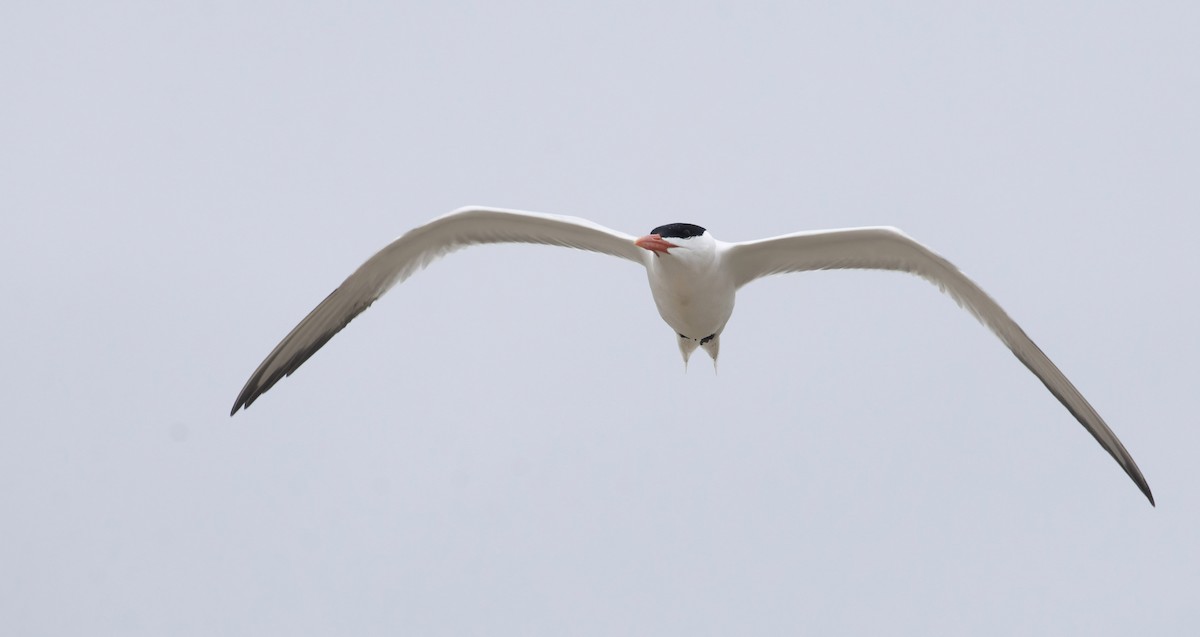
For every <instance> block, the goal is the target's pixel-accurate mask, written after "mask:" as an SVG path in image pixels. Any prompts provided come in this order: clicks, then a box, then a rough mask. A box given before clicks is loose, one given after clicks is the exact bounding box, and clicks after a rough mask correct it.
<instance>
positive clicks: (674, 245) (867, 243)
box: [230, 207, 1154, 504]
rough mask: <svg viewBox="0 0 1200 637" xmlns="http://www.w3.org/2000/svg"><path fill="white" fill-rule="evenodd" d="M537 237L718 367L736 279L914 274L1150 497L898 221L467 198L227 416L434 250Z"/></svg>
mask: <svg viewBox="0 0 1200 637" xmlns="http://www.w3.org/2000/svg"><path fill="white" fill-rule="evenodd" d="M487 243H540V244H547V245H558V246H565V247H569V248H577V249H580V250H590V251H593V252H601V253H604V254H611V255H613V256H616V257H621V258H623V259H627V260H629V261H632V262H634V263H636V264H638V265H641V266H643V267H645V268H646V274H647V276H648V278H649V282H650V292H651V294H652V295H653V297H654V304H655V305H656V306H657V307H658V313H659V314H660V315H661V316H662V318H663V320H664V321H666V323H667V325H669V326H670V327H671V329H672V330H673V331H674V333H675V339H676V341H677V342H678V345H679V351H680V352H681V353H682V355H683V360H684V364H685V365H686V363H687V360H688V357H689V356H691V354H692V353H693V352H694V351H695V350H696V349H697V348H701V349H703V350H705V351H706V352H707V353H708V354H709V356H711V357H712V359H713V361H714V364H715V361H716V359H717V353H718V350H719V348H720V345H721V332H722V330H724V329H725V324H726V323H727V322H728V321H729V317H730V315H731V314H732V313H733V302H734V296H735V294H736V292H737V290H738V289H739V288H741V287H742V286H743V285H745V284H747V283H749V282H751V281H753V280H755V279H757V278H760V277H764V276H767V275H770V274H778V273H783V272H806V271H810V270H834V269H875V270H896V271H900V272H908V273H910V274H915V275H917V276H919V277H921V278H924V279H926V280H927V281H929V282H931V283H933V284H934V285H936V286H938V288H940V289H941V290H942V291H943V292H945V293H946V294H948V295H950V297H951V298H953V299H954V300H955V301H956V302H957V303H958V304H959V305H960V306H961V307H963V308H965V309H966V310H967V311H968V312H970V313H971V314H973V315H974V316H975V318H976V319H978V320H979V321H980V322H981V323H983V324H984V325H985V326H987V327H988V328H989V329H991V331H992V332H993V333H995V335H996V336H997V337H999V338H1000V340H1001V341H1003V342H1004V344H1005V345H1007V346H1008V348H1009V349H1010V350H1012V353H1013V354H1015V355H1016V357H1017V359H1018V360H1020V361H1021V362H1022V363H1024V364H1025V366H1026V367H1028V368H1029V371H1031V372H1033V373H1034V375H1036V376H1037V377H1038V379H1040V380H1041V381H1042V383H1044V384H1045V385H1046V388H1047V389H1049V390H1050V393H1051V394H1054V397H1055V398H1058V400H1059V402H1061V403H1062V404H1063V406H1065V407H1066V408H1067V410H1068V411H1070V412H1071V414H1072V415H1073V416H1075V418H1076V420H1078V421H1079V422H1080V424H1082V425H1083V427H1084V428H1085V429H1087V430H1088V433H1090V434H1092V436H1094V437H1095V438H1096V440H1097V442H1099V443H1100V446H1102V447H1104V450H1105V451H1107V452H1108V453H1109V454H1110V455H1111V456H1112V457H1113V458H1114V459H1115V460H1116V461H1117V463H1118V464H1120V465H1121V468H1122V469H1124V470H1125V473H1127V474H1129V477H1130V478H1132V479H1133V481H1134V483H1135V484H1137V486H1138V488H1139V489H1141V491H1142V493H1144V494H1145V495H1146V497H1147V498H1148V499H1149V500H1150V503H1151V504H1154V496H1153V495H1152V494H1151V493H1150V486H1149V485H1148V484H1146V480H1145V478H1143V477H1142V473H1141V471H1139V470H1138V467H1137V464H1136V463H1135V462H1134V461H1133V458H1132V457H1131V456H1130V455H1129V452H1128V451H1126V450H1125V446H1124V445H1122V444H1121V441H1120V440H1118V439H1117V436H1116V434H1114V433H1113V432H1112V430H1111V429H1109V428H1108V425H1106V424H1105V423H1104V420H1103V419H1102V418H1101V417H1100V415H1099V414H1097V413H1096V410H1095V409H1093V408H1092V406H1091V405H1090V404H1088V401H1087V400H1086V399H1084V397H1083V395H1082V394H1080V393H1079V390H1077V389H1075V386H1074V385H1072V384H1071V381H1069V380H1067V377H1066V376H1064V375H1063V373H1062V372H1061V371H1059V370H1058V367H1056V366H1055V365H1054V363H1052V362H1051V361H1050V359H1049V358H1047V357H1046V355H1045V354H1044V353H1042V350H1041V349H1039V348H1038V346H1037V345H1036V344H1034V342H1033V341H1032V340H1030V338H1029V337H1028V336H1026V335H1025V332H1024V331H1023V330H1022V329H1021V327H1020V326H1018V325H1017V324H1016V322H1015V321H1013V320H1012V319H1011V318H1009V316H1008V314H1007V313H1006V312H1005V311H1004V310H1003V309H1002V308H1001V307H1000V305H999V304H997V303H996V302H995V301H993V300H992V298H991V297H990V296H988V295H987V294H986V293H985V292H984V291H983V290H982V289H980V287H979V286H978V285H976V284H975V283H974V282H973V281H971V280H970V279H968V278H967V277H966V275H964V274H963V273H962V272H960V271H959V270H958V268H956V267H955V266H954V265H953V264H951V263H950V262H949V261H947V260H946V259H943V258H942V257H941V256H938V255H937V254H936V253H934V252H933V251H932V250H930V249H928V248H926V247H925V246H923V245H921V244H920V243H918V242H916V241H915V240H913V239H911V238H910V237H908V236H907V235H905V234H904V233H903V232H900V231H899V230H897V229H895V228H888V227H869V228H849V229H843V230H819V231H812V232H798V233H795V234H788V235H783V236H779V237H773V238H770V239H762V240H759V241H746V242H741V243H726V242H723V241H718V240H717V239H715V238H713V236H712V235H711V234H709V232H708V231H707V230H705V229H704V228H702V227H700V226H697V225H694V224H690V223H672V224H667V225H663V226H659V227H657V228H655V229H654V230H652V231H651V232H650V234H648V235H645V236H643V237H640V238H638V237H634V236H632V235H627V234H624V233H621V232H617V231H615V230H610V229H608V228H605V227H604V226H601V225H598V224H596V223H593V222H591V221H588V220H586V219H580V218H577V217H565V216H560V215H550V214H542V213H535V212H524V211H520V210H505V209H499V208H481V207H468V208H461V209H459V210H456V211H454V212H452V213H450V214H447V215H444V216H442V217H438V218H436V219H434V220H433V221H430V222H429V223H427V224H425V225H423V226H419V227H417V228H414V229H412V230H410V231H408V232H407V233H405V234H404V235H403V236H401V237H400V238H398V239H396V240H395V241H393V242H391V243H390V244H388V245H387V246H386V247H384V248H383V249H382V250H380V251H379V252H377V253H375V255H374V256H372V257H371V258H370V259H367V261H366V262H365V263H363V264H362V265H361V266H359V268H358V269H357V270H355V271H354V273H353V274H351V275H350V276H349V277H348V278H347V279H346V280H345V281H344V282H343V283H342V284H341V285H340V286H338V288H337V289H336V290H334V291H333V292H332V293H331V294H330V295H329V296H328V297H326V298H325V300H324V301H322V302H321V303H320V305H318V306H317V307H316V308H315V309H313V311H312V312H310V313H309V314H308V316H306V317H304V320H302V321H300V324H299V325H297V326H296V327H295V328H294V329H292V331H291V332H290V333H289V334H288V335H287V336H285V337H284V339H283V340H282V341H280V343H279V345H276V346H275V349H273V350H271V353H270V354H268V355H267V358H266V359H265V360H263V362H262V364H260V365H259V366H258V369H256V370H254V373H253V374H251V375H250V379H249V380H248V381H246V385H245V387H243V388H242V391H241V393H240V394H238V397H237V400H236V401H235V402H234V403H233V409H232V410H231V411H230V415H233V414H235V413H237V411H238V409H241V408H246V407H249V406H250V405H251V404H252V403H253V402H254V401H255V400H256V399H257V398H258V397H259V396H260V395H262V394H263V392H265V391H267V390H268V389H270V388H271V387H272V386H273V385H275V383H277V382H279V380H280V379H281V378H283V377H284V376H288V375H290V374H291V373H292V372H294V371H296V369H297V368H298V367H300V365H301V364H303V363H304V361H306V360H308V358H309V357H310V356H312V355H313V353H314V352H316V351H317V350H318V349H320V348H321V346H323V345H324V344H325V343H326V342H327V341H329V339H330V338H333V335H334V334H337V333H338V332H339V331H340V330H341V329H342V328H344V327H346V324H348V323H349V322H350V321H351V320H352V319H353V318H354V317H355V316H358V314H359V313H360V312H362V311H363V310H365V309H367V308H368V307H370V306H371V303H373V302H375V300H376V299H378V298H379V297H380V296H382V295H383V293H384V292H386V291H387V290H388V289H390V288H391V287H392V286H394V285H396V284H397V283H400V282H401V281H404V280H405V279H407V278H408V277H409V276H411V275H412V274H413V273H414V272H416V271H417V270H419V269H421V268H424V267H425V266H427V265H429V264H430V263H432V262H433V261H434V260H435V259H437V258H439V257H441V256H444V255H446V254H448V253H450V252H453V251H454V250H458V249H460V248H465V247H467V246H472V245H478V244H487Z"/></svg>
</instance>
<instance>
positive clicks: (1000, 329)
mask: <svg viewBox="0 0 1200 637" xmlns="http://www.w3.org/2000/svg"><path fill="white" fill-rule="evenodd" d="M726 255H727V259H728V263H729V267H730V270H731V273H732V275H733V277H734V279H735V281H736V283H737V286H738V287H741V286H743V285H745V284H747V283H749V282H750V281H753V280H754V279H757V278H759V277H763V276H767V275H770V274H776V273H782V272H805V271H809V270H839V269H871V270H896V271H899V272H908V273H910V274H915V275H917V276H919V277H921V278H923V279H925V280H927V281H929V282H930V283H933V284H934V285H936V286H938V288H940V289H941V290H942V291H943V292H945V293H946V294H949V295H950V297H951V298H953V299H954V300H955V301H956V302H957V303H958V304H959V305H960V306H961V307H963V308H964V309H966V310H967V311H968V312H970V313H971V314H973V315H974V316H975V318H977V319H979V322H981V323H983V324H984V325H986V326H987V327H988V328H989V329H991V330H992V332H993V333H995V334H996V336H998V337H999V338H1000V340H1001V341H1003V342H1004V344H1005V345H1007V346H1008V348H1009V349H1010V350H1012V353H1013V354H1015V355H1016V357H1017V359H1018V360H1020V361H1021V362H1022V363H1024V364H1025V366H1026V367H1028V368H1029V371H1031V372H1033V373H1034V375H1036V376H1037V377H1038V379H1039V380H1041V381H1042V383H1043V384H1045V385H1046V388H1047V389H1049V390H1050V393H1052V394H1054V397H1055V398H1058V400H1059V402H1061V403H1062V404H1063V406H1065V407H1066V408H1067V411H1070V412H1071V414H1072V415H1073V416H1075V419H1076V420H1078V421H1079V423H1080V424H1082V425H1083V427H1084V428H1085V429H1087V430H1088V433H1090V434H1092V436H1093V437H1095V438H1096V441H1097V442H1099V443H1100V446H1101V447H1104V450H1105V451H1107V452H1108V453H1109V455H1111V456H1112V457H1113V458H1114V459H1115V460H1116V461H1117V463H1118V464H1120V465H1121V468H1122V469H1124V470H1125V473H1127V474H1129V477H1130V478H1132V479H1133V481H1134V483H1135V484H1137V486H1138V488H1139V489H1141V490H1142V493H1144V494H1145V495H1146V497H1147V498H1148V499H1149V500H1150V504H1154V496H1153V495H1152V494H1151V493H1150V486H1149V485H1148V484H1146V479H1145V478H1143V477H1142V472H1141V471H1140V470H1138V466H1137V463H1135V462H1134V461H1133V457H1132V456H1130V455H1129V452H1128V451H1126V450H1125V446H1124V445H1122V444H1121V441H1120V440H1118V439H1117V436H1116V434H1114V433H1113V432H1112V430H1111V429H1109V428H1108V425H1107V424H1105V423H1104V419H1103V418H1101V417H1100V414H1098V413H1096V410H1095V409H1093V408H1092V406H1091V405H1090V404H1089V403H1088V401H1087V399H1085V398H1084V397H1083V395H1082V394H1080V393H1079V390H1078V389H1075V386H1074V385H1072V384H1071V381H1069V380H1067V377H1066V376H1064V375H1063V373H1062V372H1061V371H1059V369H1058V367H1056V366H1055V365H1054V363H1053V362H1051V361H1050V359H1049V358H1048V357H1047V356H1046V354H1045V353H1043V352H1042V350H1041V349H1040V348H1039V347H1038V346H1037V345H1036V344H1035V343H1034V342H1033V340H1031V339H1030V338H1029V337H1028V336H1026V335H1025V331H1024V330H1022V329H1021V326H1019V325H1017V323H1016V321H1014V320H1012V318H1010V317H1009V316H1008V313H1006V312H1005V311H1004V309H1003V308H1001V307H1000V305H999V304H998V303H996V301H994V300H992V297H990V296H988V295H987V293H985V292H984V291H983V290H982V289H980V287H979V286H978V285H976V284H975V282H974V281H972V280H971V279H968V278H967V276H966V275H965V274H963V273H962V272H960V271H959V270H958V268H956V267H954V264H952V263H950V262H949V261H947V260H946V259H944V258H942V257H941V256H939V255H937V254H936V253H934V252H933V251H932V250H930V249H929V248H926V247H925V246H923V245H921V244H920V243H917V242H916V241H915V240H913V239H912V238H910V237H909V236H907V235H905V234H904V233H903V232H900V231H899V230H897V229H895V228H852V229H847V230H822V231H815V232H800V233H796V234H790V235H784V236H781V237H775V238H772V239H763V240H761V241H748V242H745V243H734V244H729V245H728V248H727V249H726Z"/></svg>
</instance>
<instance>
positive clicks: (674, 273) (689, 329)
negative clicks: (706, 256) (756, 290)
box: [647, 267, 735, 339]
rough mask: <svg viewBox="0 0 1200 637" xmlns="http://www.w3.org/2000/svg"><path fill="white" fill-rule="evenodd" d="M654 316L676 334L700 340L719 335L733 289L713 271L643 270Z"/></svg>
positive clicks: (731, 306) (731, 298)
mask: <svg viewBox="0 0 1200 637" xmlns="http://www.w3.org/2000/svg"><path fill="white" fill-rule="evenodd" d="M647 273H648V275H649V279H650V292H651V293H652V294H653V295H654V304H655V305H656V306H657V307H658V314H659V316H662V318H663V320H664V321H666V322H667V325H670V326H671V329H673V330H675V332H676V333H678V334H682V335H684V336H686V337H688V338H694V339H701V338H705V337H707V336H709V335H712V334H719V333H720V332H721V330H722V329H724V328H725V324H726V323H728V322H729V317H730V316H731V315H732V314H733V300H734V292H735V288H734V285H733V282H732V281H728V280H726V277H723V276H719V273H717V272H696V271H691V270H686V269H682V268H680V269H676V268H669V267H651V268H648V269H647Z"/></svg>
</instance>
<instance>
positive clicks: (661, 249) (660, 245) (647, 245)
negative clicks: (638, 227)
mask: <svg viewBox="0 0 1200 637" xmlns="http://www.w3.org/2000/svg"><path fill="white" fill-rule="evenodd" d="M633 245H635V246H637V247H639V248H642V249H643V250H649V251H651V252H653V253H655V254H667V250H668V249H669V248H678V247H679V246H677V245H675V244H674V243H671V242H670V241H667V240H665V239H663V238H662V237H660V236H659V235H656V234H648V235H646V236H644V237H642V238H640V239H638V240H637V241H634V242H633Z"/></svg>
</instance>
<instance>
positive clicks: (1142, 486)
mask: <svg viewBox="0 0 1200 637" xmlns="http://www.w3.org/2000/svg"><path fill="white" fill-rule="evenodd" d="M1138 488H1139V489H1141V490H1142V493H1143V494H1145V496H1146V499H1147V500H1149V501H1150V506H1152V507H1154V508H1158V505H1157V504H1155V503H1154V494H1153V493H1150V485H1148V484H1146V481H1145V480H1142V481H1141V482H1139V483H1138Z"/></svg>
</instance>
